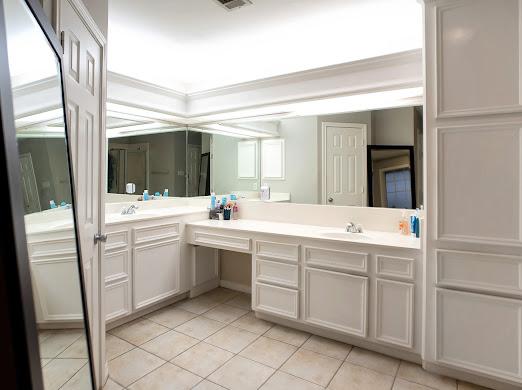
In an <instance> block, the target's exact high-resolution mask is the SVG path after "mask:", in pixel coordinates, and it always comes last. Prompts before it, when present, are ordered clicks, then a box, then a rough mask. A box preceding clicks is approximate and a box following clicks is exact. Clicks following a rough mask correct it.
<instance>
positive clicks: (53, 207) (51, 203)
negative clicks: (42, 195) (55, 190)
mask: <svg viewBox="0 0 522 390" xmlns="http://www.w3.org/2000/svg"><path fill="white" fill-rule="evenodd" d="M49 206H50V207H51V208H52V209H55V208H56V207H57V206H56V203H54V200H52V199H51V200H50V201H49Z"/></svg>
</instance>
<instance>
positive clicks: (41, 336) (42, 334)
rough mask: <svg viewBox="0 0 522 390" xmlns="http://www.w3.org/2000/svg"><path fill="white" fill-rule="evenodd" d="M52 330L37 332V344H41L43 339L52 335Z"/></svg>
mask: <svg viewBox="0 0 522 390" xmlns="http://www.w3.org/2000/svg"><path fill="white" fill-rule="evenodd" d="M52 332H53V331H52V330H39V331H38V342H39V343H42V342H43V341H44V340H45V339H47V338H48V337H50V336H51V335H52V334H53V333H52Z"/></svg>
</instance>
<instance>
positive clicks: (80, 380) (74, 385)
mask: <svg viewBox="0 0 522 390" xmlns="http://www.w3.org/2000/svg"><path fill="white" fill-rule="evenodd" d="M60 390H92V379H91V370H90V367H89V365H88V364H87V363H86V364H84V366H83V367H82V368H81V369H80V371H78V372H77V373H76V374H74V375H73V377H72V378H71V379H69V380H68V381H67V383H66V384H65V385H63V386H62V387H61V388H60Z"/></svg>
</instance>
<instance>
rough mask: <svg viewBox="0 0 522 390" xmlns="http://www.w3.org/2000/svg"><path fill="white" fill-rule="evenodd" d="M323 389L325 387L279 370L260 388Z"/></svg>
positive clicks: (276, 389) (264, 389)
mask: <svg viewBox="0 0 522 390" xmlns="http://www.w3.org/2000/svg"><path fill="white" fill-rule="evenodd" d="M293 389H295V390H323V389H324V387H321V386H318V385H316V384H313V383H311V382H307V381H305V380H304V379H301V378H298V377H296V376H293V375H290V374H287V373H286V372H282V371H277V372H276V373H275V374H274V375H272V376H271V377H270V379H269V380H267V381H266V383H265V384H264V385H263V386H261V389H260V390H293Z"/></svg>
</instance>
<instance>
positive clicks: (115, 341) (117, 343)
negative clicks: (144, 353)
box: [105, 333, 135, 360]
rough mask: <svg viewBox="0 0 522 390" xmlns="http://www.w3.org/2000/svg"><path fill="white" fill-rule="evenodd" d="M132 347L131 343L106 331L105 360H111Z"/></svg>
mask: <svg viewBox="0 0 522 390" xmlns="http://www.w3.org/2000/svg"><path fill="white" fill-rule="evenodd" d="M134 348H135V347H134V345H132V344H131V343H129V342H127V341H125V340H122V339H120V338H119V337H116V336H113V335H112V334H110V333H106V337H105V351H106V354H107V360H112V359H114V358H116V357H118V356H120V355H123V354H124V353H125V352H129V351H130V350H131V349H134Z"/></svg>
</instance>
